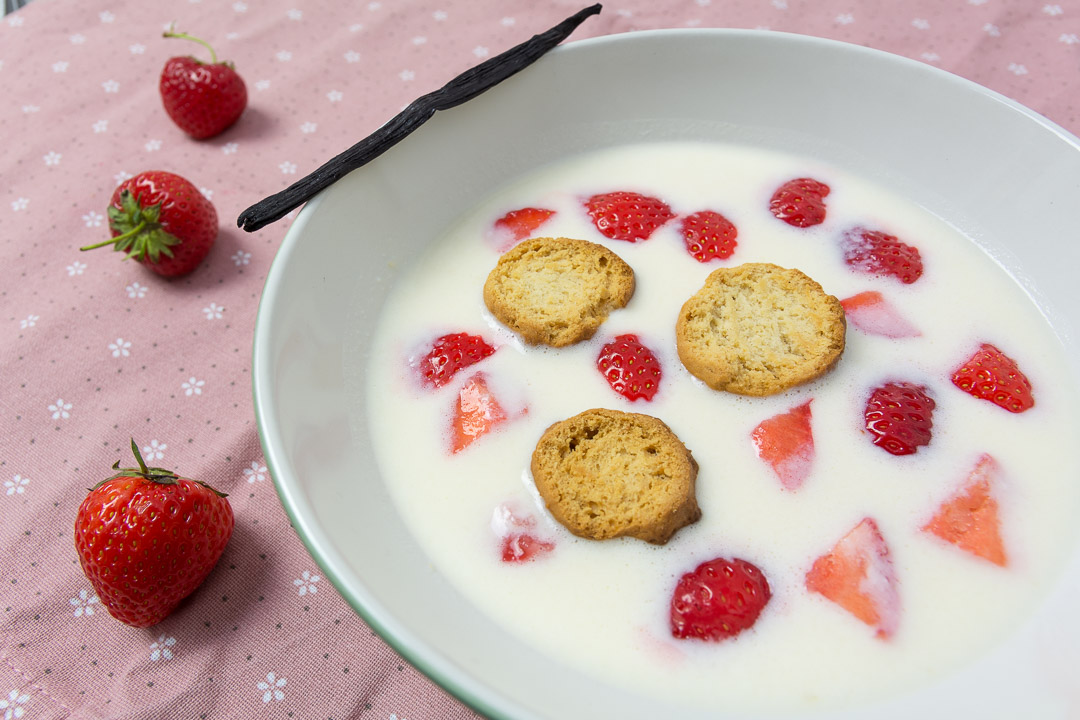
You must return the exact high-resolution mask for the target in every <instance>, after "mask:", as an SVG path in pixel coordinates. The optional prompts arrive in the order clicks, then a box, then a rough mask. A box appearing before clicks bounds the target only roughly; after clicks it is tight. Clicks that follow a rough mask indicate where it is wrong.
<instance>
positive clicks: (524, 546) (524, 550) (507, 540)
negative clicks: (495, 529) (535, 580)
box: [502, 532, 555, 563]
mask: <svg viewBox="0 0 1080 720" xmlns="http://www.w3.org/2000/svg"><path fill="white" fill-rule="evenodd" d="M554 549H555V543H553V542H548V541H547V540H538V539H537V538H535V537H534V536H532V535H530V534H529V533H526V532H518V533H512V534H510V535H507V536H506V537H504V538H503V540H502V561H503V562H514V563H520V562H529V561H530V560H535V559H536V558H537V557H538V556H540V555H544V554H545V553H549V552H551V551H552V550H554Z"/></svg>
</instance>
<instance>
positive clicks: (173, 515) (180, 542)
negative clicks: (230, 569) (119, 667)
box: [75, 440, 235, 627]
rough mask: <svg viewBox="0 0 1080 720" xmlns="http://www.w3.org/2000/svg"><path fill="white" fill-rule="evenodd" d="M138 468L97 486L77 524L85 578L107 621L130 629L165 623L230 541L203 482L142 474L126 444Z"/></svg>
mask: <svg viewBox="0 0 1080 720" xmlns="http://www.w3.org/2000/svg"><path fill="white" fill-rule="evenodd" d="M131 450H132V452H133V453H134V455H135V459H136V461H137V462H138V467H136V468H120V467H119V465H120V463H119V462H117V463H115V464H114V465H113V469H114V470H116V473H115V474H114V475H112V476H111V477H109V478H107V479H105V480H103V481H102V482H100V483H98V484H97V485H95V486H94V487H93V488H92V489H91V490H90V491H89V494H88V495H87V496H86V498H85V499H84V500H83V502H82V504H81V505H80V506H79V511H78V513H77V515H76V518H75V549H76V551H77V552H78V555H79V562H80V563H81V565H82V569H83V572H84V573H85V574H86V577H87V579H88V580H89V581H90V584H91V585H92V586H93V588H94V591H95V592H96V593H97V596H98V598H99V599H100V600H101V602H102V604H103V605H105V608H106V609H107V610H108V611H109V614H111V615H112V616H113V617H115V618H116V619H117V620H120V621H121V622H123V623H125V624H127V625H131V626H133V627H149V626H151V625H155V624H157V623H159V622H161V621H162V620H164V619H165V618H166V617H167V616H168V615H169V614H170V613H171V612H172V611H173V610H174V609H175V608H176V606H177V605H179V604H180V602H181V601H182V600H183V599H184V598H186V597H187V596H188V595H190V594H191V593H192V592H194V591H195V589H196V588H198V587H199V585H201V584H202V582H203V580H205V579H206V576H207V575H209V574H210V571H211V570H213V569H214V566H215V565H216V564H217V561H218V558H220V557H221V554H222V553H223V552H224V551H225V546H226V545H227V544H228V542H229V538H230V537H231V536H232V531H233V527H234V525H235V520H234V518H233V511H232V507H231V506H230V505H229V501H228V500H227V499H226V497H225V494H224V493H220V492H218V491H217V490H214V489H213V488H212V487H210V486H209V485H207V484H206V483H203V482H199V481H196V480H190V479H188V478H184V477H180V476H179V475H177V474H176V473H173V472H171V471H169V470H165V469H163V468H157V467H147V465H146V463H145V462H144V461H143V458H142V456H141V455H140V454H139V447H138V446H137V445H136V444H135V441H134V440H132V441H131Z"/></svg>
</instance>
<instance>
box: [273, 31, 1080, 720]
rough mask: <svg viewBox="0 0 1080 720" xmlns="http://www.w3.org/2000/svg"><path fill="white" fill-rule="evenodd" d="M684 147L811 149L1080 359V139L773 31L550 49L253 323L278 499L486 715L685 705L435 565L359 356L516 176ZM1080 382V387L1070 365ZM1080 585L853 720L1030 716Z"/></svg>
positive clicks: (352, 224)
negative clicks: (457, 226) (557, 643)
mask: <svg viewBox="0 0 1080 720" xmlns="http://www.w3.org/2000/svg"><path fill="white" fill-rule="evenodd" d="M630 83H632V88H633V90H632V92H631V91H628V88H630V87H631V84H630ZM677 139H695V140H717V141H726V142H739V143H745V144H749V145H754V146H761V147H765V148H770V149H774V150H779V151H784V152H789V153H796V154H800V155H804V156H810V157H811V158H816V159H821V160H824V161H826V162H828V163H831V164H833V165H838V166H840V167H842V168H845V169H848V170H850V171H853V172H855V173H857V174H860V175H863V176H866V177H869V178H872V179H874V180H875V181H876V182H878V183H879V184H881V185H883V186H885V187H886V188H889V189H892V190H894V191H896V192H899V193H901V194H903V195H905V196H907V197H909V198H911V199H912V200H914V201H915V202H916V203H918V204H920V205H922V206H924V207H926V208H927V209H929V210H930V211H931V212H933V213H935V214H937V215H938V216H940V217H942V218H944V219H946V220H947V221H948V222H950V223H951V224H953V225H954V226H956V227H958V228H959V229H960V230H961V231H962V232H964V233H965V234H966V235H968V236H969V237H971V238H972V239H973V240H974V241H975V242H976V243H978V244H979V245H981V246H982V247H983V248H984V249H985V250H986V251H987V252H988V253H989V254H991V255H992V256H993V257H995V258H996V259H997V260H998V261H999V262H1000V263H1001V264H1002V265H1003V266H1004V267H1005V268H1006V269H1007V270H1008V271H1009V272H1011V273H1012V274H1013V276H1014V277H1015V278H1016V279H1017V281H1018V282H1019V283H1020V284H1021V285H1022V286H1023V287H1024V288H1025V289H1026V290H1027V291H1028V293H1029V294H1030V295H1031V296H1032V297H1033V298H1034V299H1035V301H1036V302H1037V303H1038V304H1039V305H1040V307H1042V309H1043V310H1044V312H1045V313H1046V314H1047V316H1048V317H1049V318H1050V320H1051V323H1052V324H1053V326H1054V328H1055V330H1056V331H1057V333H1058V335H1059V337H1060V338H1061V342H1062V343H1064V344H1065V345H1066V348H1067V349H1068V350H1069V351H1070V352H1071V354H1072V355H1073V357H1075V352H1074V351H1075V349H1076V348H1075V338H1076V335H1077V317H1076V314H1075V312H1073V308H1075V306H1076V300H1077V296H1078V293H1077V291H1076V287H1075V281H1074V280H1073V279H1072V273H1073V270H1072V268H1075V267H1076V266H1077V261H1078V260H1080V243H1078V242H1077V239H1078V238H1077V231H1076V224H1075V212H1074V208H1075V203H1076V198H1077V197H1080V151H1078V150H1080V146H1078V142H1077V140H1076V138H1074V137H1072V136H1071V135H1069V134H1068V133H1066V132H1064V131H1062V130H1061V129H1060V128H1058V127H1056V126H1054V125H1053V124H1051V123H1049V122H1048V121H1046V120H1045V119H1043V118H1041V117H1039V116H1037V115H1035V114H1034V113H1032V112H1030V111H1028V110H1026V109H1024V108H1022V107H1020V106H1018V105H1017V104H1015V103H1013V102H1011V101H1009V100H1007V99H1005V98H1003V97H1001V96H999V95H996V94H994V93H992V92H990V91H987V90H985V89H982V88H980V87H978V86H976V85H973V84H971V83H969V82H966V81H964V80H962V79H959V78H957V77H954V76H951V75H948V74H946V73H944V72H941V71H939V70H936V69H934V68H931V67H929V66H927V65H924V64H921V63H917V62H913V61H909V60H904V59H901V58H898V57H895V56H891V55H887V54H884V53H880V52H875V51H872V50H867V49H865V48H861V47H856V46H852V45H845V44H840V43H835V42H830V41H824V40H820V39H813V38H808V37H802V36H795V35H788V34H780V33H769V32H758V31H734V30H671V31H654V32H646V33H631V34H626V35H619V36H610V37H605V38H599V39H594V40H586V41H580V42H575V43H571V44H569V45H566V46H564V47H561V48H559V49H557V50H556V51H554V52H552V53H550V54H549V55H548V56H546V57H544V58H543V59H541V60H540V61H539V62H538V63H537V64H536V65H534V66H532V67H530V68H528V69H527V70H525V71H524V72H522V73H520V74H519V75H517V76H515V77H514V78H513V79H511V80H510V81H508V82H506V83H504V84H503V85H501V86H499V87H497V88H495V89H494V90H492V91H490V92H488V93H486V94H484V95H482V96H480V97H479V98H477V99H476V100H473V101H471V102H469V103H467V104H465V105H463V106H460V107H458V108H455V109H453V110H450V111H446V112H441V113H438V114H437V115H436V116H435V117H434V118H433V119H432V120H430V121H429V122H428V123H427V124H426V125H424V126H423V127H422V128H421V129H420V130H419V131H418V132H416V133H415V134H414V135H412V136H411V137H409V138H408V139H407V140H406V141H404V142H403V143H401V144H400V145H398V146H396V147H395V148H393V149H392V150H391V151H390V152H388V153H387V154H386V155H384V156H383V157H381V158H379V159H378V160H376V161H375V162H373V163H372V164H370V165H368V166H367V167H365V168H363V169H362V170H360V171H357V172H354V173H352V174H351V175H349V176H348V177H346V178H345V179H343V180H341V181H340V182H338V183H337V184H336V185H335V186H333V187H332V188H330V189H329V190H328V191H326V192H324V193H323V194H322V195H321V196H319V197H318V198H316V199H315V200H313V201H312V202H310V203H309V204H308V205H307V206H306V207H305V208H304V210H303V211H302V212H301V213H300V214H299V216H298V217H297V219H296V221H295V222H294V223H293V225H292V227H291V228H290V230H289V232H288V234H287V237H286V238H285V241H284V243H283V244H282V247H281V249H280V251H279V253H278V256H277V258H276V259H275V261H274V264H273V267H272V269H271V271H270V274H269V276H268V278H267V281H266V286H265V290H264V295H263V298H262V301H261V304H260V307H259V315H258V320H257V323H256V330H255V344H254V359H253V375H254V395H255V406H256V414H257V418H258V426H259V432H260V437H261V441H262V445H263V449H264V452H265V455H266V459H267V463H268V465H269V467H270V469H271V472H272V475H273V477H274V480H275V482H276V484H277V489H278V492H279V495H280V497H281V500H282V503H283V504H284V506H285V508H286V510H287V512H288V514H289V516H290V518H291V519H292V521H293V523H294V525H295V527H296V529H297V531H298V532H299V534H300V536H301V537H302V538H303V540H304V542H305V543H306V545H307V547H308V549H309V550H310V552H311V554H312V555H313V557H314V558H315V560H316V561H317V562H318V563H319V564H320V566H321V567H322V568H323V570H324V571H325V573H326V575H327V577H328V578H330V580H331V581H332V582H333V583H334V584H335V586H336V587H337V588H338V590H339V591H340V592H341V593H342V595H343V596H344V597H345V599H346V600H347V601H348V602H349V603H350V604H351V605H352V606H353V607H354V608H355V609H356V610H357V611H358V612H359V613H360V614H361V615H362V616H363V618H364V619H365V620H366V621H367V622H368V623H370V624H371V625H372V627H374V628H375V629H376V630H377V631H378V632H379V633H380V634H381V635H382V636H383V637H384V638H385V639H387V640H388V641H389V642H390V644H391V645H393V646H394V647H395V648H396V649H397V650H398V651H400V652H401V653H402V654H403V655H404V656H405V657H406V658H407V659H408V660H409V661H411V662H412V663H414V664H415V665H416V666H418V667H419V668H420V669H421V670H422V671H424V672H425V673H427V674H428V675H430V676H431V677H432V678H434V679H435V680H436V681H437V682H439V683H441V684H442V685H444V686H445V687H447V688H448V689H450V690H451V691H452V692H453V693H455V694H456V695H458V696H459V697H461V698H462V699H463V700H465V701H466V702H468V703H469V704H471V705H472V706H473V707H475V708H477V709H479V710H480V711H481V712H483V713H485V714H488V715H490V716H493V717H506V718H511V717H512V718H576V717H595V716H596V714H595V713H596V711H597V709H598V708H603V709H604V711H603V713H602V715H603V716H606V717H622V718H656V717H672V716H674V715H673V711H674V709H673V708H670V707H668V708H664V707H660V706H658V705H657V704H656V703H655V702H653V701H650V700H648V699H646V698H642V697H635V696H633V695H632V694H631V693H628V692H627V691H625V690H619V689H615V688H612V687H607V686H605V685H603V684H601V683H598V682H597V681H595V680H593V679H591V678H588V677H584V676H582V675H580V674H578V673H576V672H574V671H571V670H569V669H567V668H565V667H561V666H560V665H558V664H557V663H554V662H553V661H551V660H549V659H547V658H545V657H543V656H541V655H539V654H538V653H536V652H534V651H532V650H530V649H529V648H528V647H525V646H524V645H522V644H521V643H520V642H519V641H518V640H516V639H515V638H514V637H512V636H510V635H509V634H507V633H506V632H504V631H503V630H502V629H500V628H499V627H498V626H497V625H495V624H493V623H492V622H491V621H489V620H488V619H487V618H486V617H484V616H483V615H482V614H481V613H480V612H478V611H477V610H476V609H475V608H474V607H473V606H472V605H470V604H469V603H468V602H466V601H465V600H464V599H463V598H462V596H461V595H460V594H459V593H458V592H457V591H456V590H455V589H454V588H453V587H452V586H451V585H450V584H449V583H448V582H447V581H446V580H445V579H444V578H442V577H441V576H440V575H439V573H438V571H437V570H436V569H434V568H433V567H432V566H431V565H430V563H429V562H428V561H427V560H426V558H425V556H424V555H423V553H422V551H421V550H420V548H419V547H418V545H417V544H416V542H415V541H414V540H413V539H412V537H411V536H410V534H409V532H408V531H407V529H406V528H405V526H404V524H403V522H402V521H401V519H400V518H399V516H398V514H397V511H396V510H395V508H394V506H393V503H392V501H391V498H390V496H389V494H388V492H387V490H386V488H385V487H384V486H383V484H382V482H381V480H380V478H379V474H378V471H377V468H376V466H375V463H374V459H373V454H372V451H371V447H370V440H369V437H368V430H367V423H368V422H369V419H368V418H367V417H366V414H365V412H364V408H363V402H364V401H363V368H364V365H365V363H366V352H367V349H366V340H367V338H369V337H370V335H371V333H372V332H373V329H374V327H375V324H376V321H377V318H378V315H379V310H380V307H381V304H382V300H383V298H384V297H385V295H386V293H387V291H388V289H389V288H390V287H391V286H392V285H393V283H394V282H395V280H396V278H397V277H398V276H399V275H400V273H401V271H402V269H403V268H405V267H407V266H408V264H409V262H410V260H411V259H412V258H414V257H416V256H417V255H418V254H420V253H422V252H423V251H424V248H425V245H426V244H427V243H429V242H430V241H431V240H432V239H433V238H438V237H439V236H440V234H441V233H442V232H443V230H444V229H445V228H446V227H447V226H448V225H449V224H451V223H452V222H453V221H454V220H455V218H457V217H458V216H459V215H460V214H462V213H463V212H464V211H465V210H467V209H469V208H470V207H472V206H474V205H475V204H476V203H478V202H479V201H480V200H481V199H483V198H484V197H485V196H487V195H488V194H489V193H491V192H492V191H493V190H495V189H497V188H499V187H500V186H501V185H503V184H505V183H506V182H507V181H508V180H510V179H512V178H515V177H517V176H520V175H521V174H523V173H526V172H528V171H529V170H531V169H533V168H535V167H537V166H539V165H542V164H546V163H549V162H551V161H554V160H558V159H560V158H563V157H565V156H569V155H572V154H576V153H579V152H582V151H586V150H591V149H595V148H599V147H603V146H610V145H617V144H623V143H632V142H639V141H656V140H677ZM1072 371H1073V373H1074V376H1077V375H1080V373H1078V372H1077V365H1076V361H1075V360H1074V361H1073V367H1072ZM1078 591H1080V563H1078V562H1077V561H1076V554H1075V553H1074V555H1073V561H1072V564H1071V565H1070V566H1069V567H1067V568H1066V569H1065V571H1064V574H1063V577H1062V580H1061V582H1060V584H1059V588H1058V590H1057V591H1056V592H1055V594H1054V595H1053V596H1052V597H1051V598H1050V599H1049V600H1048V602H1047V604H1046V606H1045V607H1044V608H1042V609H1041V610H1040V611H1039V612H1038V613H1036V614H1035V616H1034V617H1033V619H1032V621H1031V622H1030V623H1029V624H1028V625H1027V626H1025V627H1024V628H1021V629H1020V630H1019V631H1017V632H1016V633H1014V634H1013V635H1012V636H1010V638H1009V639H1008V640H1007V641H1006V642H1005V643H1004V645H1002V646H1001V647H1000V648H999V650H998V651H997V652H995V653H993V654H991V655H990V656H987V657H985V658H983V659H981V660H979V661H977V662H976V663H974V664H973V665H972V666H970V667H969V668H967V669H965V670H963V671H962V672H959V673H957V674H956V675H955V676H952V677H949V678H943V679H942V681H941V682H940V683H939V684H937V685H935V686H933V687H927V688H922V689H917V690H916V691H914V692H913V693H912V694H910V695H907V696H904V697H900V698H894V699H891V700H887V701H885V702H883V703H882V704H881V705H879V706H875V707H873V708H861V709H859V710H858V711H853V712H852V714H851V717H870V716H872V717H880V718H888V717H911V716H913V715H914V714H917V713H923V714H925V713H927V712H929V713H930V715H934V716H940V712H941V710H942V708H943V707H955V708H957V709H959V708H963V710H964V711H965V712H967V713H968V714H972V715H974V714H975V713H977V712H978V711H979V710H980V708H982V709H983V710H984V711H987V712H988V716H990V715H992V716H998V717H999V716H1002V715H1003V714H1004V715H1005V716H1008V715H1010V709H1014V710H1015V712H1013V713H1012V714H1013V715H1015V716H1024V713H1026V712H1027V708H1028V707H1029V706H1028V705H1025V704H1024V703H1025V698H1028V699H1029V698H1031V697H1032V696H1033V695H1041V696H1045V694H1046V692H1047V690H1046V688H1045V687H1043V686H1042V685H1041V684H1040V679H1039V677H1038V673H1035V672H1033V671H1031V667H1033V666H1034V665H1036V664H1038V663H1040V662H1042V661H1043V660H1045V658H1043V657H1042V656H1041V655H1039V654H1040V653H1043V654H1045V653H1046V652H1047V651H1046V649H1045V647H1043V644H1042V643H1041V641H1040V640H1039V638H1041V637H1043V636H1044V635H1045V632H1046V628H1047V627H1050V626H1052V627H1053V628H1054V630H1053V632H1054V633H1055V634H1056V635H1057V636H1059V637H1061V638H1064V639H1065V640H1064V641H1062V642H1061V643H1060V645H1061V646H1062V647H1070V646H1071V647H1074V648H1075V647H1080V623H1078V621H1077V620H1076V619H1075V618H1071V616H1070V613H1068V612H1066V611H1067V608H1068V598H1069V597H1070V596H1072V597H1075V596H1076V593H1077V592H1078ZM1066 618H1069V619H1066ZM1051 660H1052V661H1056V659H1054V658H1051ZM1075 660H1076V658H1072V661H1075ZM999 677H1000V678H1005V677H1008V678H1009V681H1008V682H995V680H994V678H999ZM958 698H964V700H963V703H959V702H958ZM678 712H679V713H680V714H679V717H682V718H693V717H698V715H696V714H695V712H696V711H693V710H691V709H686V708H682V709H679V710H678ZM834 716H835V717H847V716H848V715H846V714H845V713H841V712H838V713H836V714H835V715H834ZM711 717H715V715H714V716H711Z"/></svg>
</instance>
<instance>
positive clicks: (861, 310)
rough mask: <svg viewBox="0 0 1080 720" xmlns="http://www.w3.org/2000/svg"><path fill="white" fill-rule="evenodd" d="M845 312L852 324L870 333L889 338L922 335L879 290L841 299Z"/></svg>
mask: <svg viewBox="0 0 1080 720" xmlns="http://www.w3.org/2000/svg"><path fill="white" fill-rule="evenodd" d="M840 304H841V305H843V306H844V314H845V315H846V316H847V319H848V320H850V321H851V324H852V325H854V326H855V327H857V328H858V329H859V330H862V331H863V332H864V333H867V334H869V335H881V336H882V337H887V338H906V337H918V336H920V335H922V333H921V332H920V331H919V328H917V327H915V326H914V325H912V324H911V322H909V321H908V319H907V318H905V317H904V316H903V315H901V314H900V312H899V311H898V310H897V309H896V308H895V307H893V305H892V303H890V302H889V301H888V300H886V299H885V296H884V295H882V294H881V293H879V292H878V291H877V290H868V291H866V292H861V293H858V294H857V295H852V296H851V297H849V298H847V299H845V300H841V301H840Z"/></svg>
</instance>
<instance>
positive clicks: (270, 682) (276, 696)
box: [255, 672, 286, 703]
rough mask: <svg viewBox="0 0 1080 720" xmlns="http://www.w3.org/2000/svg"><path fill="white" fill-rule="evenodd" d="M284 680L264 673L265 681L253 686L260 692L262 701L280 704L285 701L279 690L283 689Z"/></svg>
mask: <svg viewBox="0 0 1080 720" xmlns="http://www.w3.org/2000/svg"><path fill="white" fill-rule="evenodd" d="M285 682H286V680H285V678H283V677H278V676H276V675H275V674H274V673H272V672H268V673H266V680H261V681H259V683H258V684H257V685H256V686H255V687H257V688H258V689H259V690H261V691H262V694H263V695H262V701H263V702H264V703H269V702H270V701H271V700H276V701H277V702H281V701H282V700H284V699H285V693H284V692H282V690H281V688H283V687H285Z"/></svg>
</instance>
